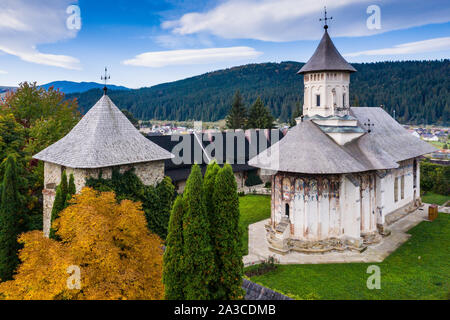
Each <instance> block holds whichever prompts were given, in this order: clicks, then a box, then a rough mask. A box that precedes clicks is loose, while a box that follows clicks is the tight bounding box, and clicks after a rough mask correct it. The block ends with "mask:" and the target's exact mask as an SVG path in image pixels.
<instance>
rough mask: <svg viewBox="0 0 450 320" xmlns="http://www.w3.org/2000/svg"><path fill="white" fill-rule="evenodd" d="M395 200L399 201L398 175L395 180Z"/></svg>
mask: <svg viewBox="0 0 450 320" xmlns="http://www.w3.org/2000/svg"><path fill="white" fill-rule="evenodd" d="M394 201H395V202H397V201H398V177H396V178H395V181H394Z"/></svg>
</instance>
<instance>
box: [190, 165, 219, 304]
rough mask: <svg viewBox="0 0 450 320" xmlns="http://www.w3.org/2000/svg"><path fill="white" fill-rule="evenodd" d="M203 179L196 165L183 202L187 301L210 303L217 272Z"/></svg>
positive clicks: (193, 167) (192, 170)
mask: <svg viewBox="0 0 450 320" xmlns="http://www.w3.org/2000/svg"><path fill="white" fill-rule="evenodd" d="M202 180H203V178H202V173H201V171H200V167H199V166H198V165H197V164H195V165H193V166H192V169H191V174H190V175H189V178H188V180H187V182H186V189H185V190H184V195H183V202H184V207H185V209H184V210H185V211H184V212H185V213H184V217H183V239H184V258H185V261H184V275H185V298H186V299H188V300H208V299H211V298H212V295H211V293H210V290H209V286H210V284H211V278H212V274H213V272H214V253H213V248H212V246H211V239H210V236H209V227H210V226H209V221H208V215H207V213H206V210H205V205H204V197H203V181H202Z"/></svg>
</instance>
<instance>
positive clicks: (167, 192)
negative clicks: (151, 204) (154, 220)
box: [156, 176, 175, 239]
mask: <svg viewBox="0 0 450 320" xmlns="http://www.w3.org/2000/svg"><path fill="white" fill-rule="evenodd" d="M156 193H157V194H158V200H159V204H158V208H159V209H158V218H159V222H158V229H159V230H157V231H156V233H157V234H158V235H160V236H161V238H162V239H166V237H167V228H168V227H167V226H168V225H169V220H170V211H171V209H172V204H173V198H174V195H175V186H174V185H173V184H172V180H171V179H170V177H167V176H166V177H164V179H163V180H162V181H161V182H160V183H159V184H158V185H157V186H156Z"/></svg>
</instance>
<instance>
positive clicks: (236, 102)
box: [226, 90, 247, 129]
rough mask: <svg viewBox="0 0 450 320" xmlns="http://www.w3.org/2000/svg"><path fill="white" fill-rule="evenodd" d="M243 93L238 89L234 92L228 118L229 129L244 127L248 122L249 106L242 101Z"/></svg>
mask: <svg viewBox="0 0 450 320" xmlns="http://www.w3.org/2000/svg"><path fill="white" fill-rule="evenodd" d="M242 100H243V99H242V95H241V93H240V92H239V90H238V91H236V93H235V94H234V97H233V103H232V105H231V109H230V112H229V113H228V116H227V118H226V124H227V128H228V129H243V128H245V124H246V122H247V108H245V105H244V102H243V101H242Z"/></svg>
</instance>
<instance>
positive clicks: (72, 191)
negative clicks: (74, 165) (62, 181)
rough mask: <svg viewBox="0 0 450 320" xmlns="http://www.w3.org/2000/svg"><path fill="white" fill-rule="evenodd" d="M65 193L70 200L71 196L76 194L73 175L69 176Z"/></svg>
mask: <svg viewBox="0 0 450 320" xmlns="http://www.w3.org/2000/svg"><path fill="white" fill-rule="evenodd" d="M67 192H68V193H69V195H70V198H72V197H73V195H74V194H76V193H77V187H76V186H75V177H74V176H73V173H71V174H70V176H69V187H68V190H67Z"/></svg>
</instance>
